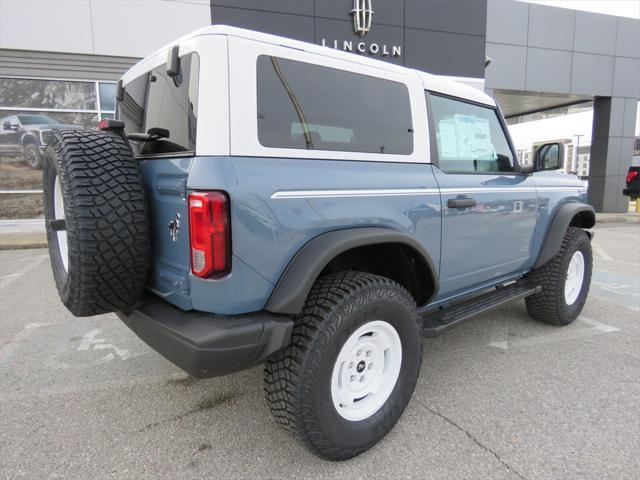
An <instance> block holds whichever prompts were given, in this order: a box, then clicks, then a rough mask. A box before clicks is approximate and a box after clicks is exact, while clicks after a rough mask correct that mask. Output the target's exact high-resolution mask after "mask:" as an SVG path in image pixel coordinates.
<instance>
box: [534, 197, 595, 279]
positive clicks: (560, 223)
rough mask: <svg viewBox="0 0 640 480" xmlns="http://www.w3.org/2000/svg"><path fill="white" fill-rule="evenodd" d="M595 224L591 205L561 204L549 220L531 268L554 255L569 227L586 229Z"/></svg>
mask: <svg viewBox="0 0 640 480" xmlns="http://www.w3.org/2000/svg"><path fill="white" fill-rule="evenodd" d="M595 224H596V212H595V209H594V208H593V207H592V206H591V205H587V204H585V203H577V202H572V203H565V204H564V205H562V206H561V207H560V208H559V209H558V211H557V212H556V214H555V215H554V216H553V219H552V220H551V223H550V225H549V228H548V229H547V234H546V236H545V238H544V241H543V243H542V247H541V248H540V253H539V254H538V258H537V260H536V263H535V264H534V266H533V268H540V267H542V266H543V265H544V264H546V263H547V262H549V261H550V260H551V259H552V258H553V257H555V256H556V254H557V253H558V252H559V251H560V247H561V246H562V239H563V238H564V236H565V234H566V232H567V229H568V228H569V227H578V228H583V229H586V228H592V227H593V226H594V225H595ZM590 236H591V235H590Z"/></svg>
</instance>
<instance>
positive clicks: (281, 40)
mask: <svg viewBox="0 0 640 480" xmlns="http://www.w3.org/2000/svg"><path fill="white" fill-rule="evenodd" d="M203 35H226V36H230V37H238V38H244V39H247V40H254V41H256V42H262V43H269V44H272V45H279V46H282V47H285V48H294V49H297V50H303V51H306V52H310V53H314V54H317V55H322V56H326V57H332V58H337V59H340V60H345V61H347V62H351V63H357V64H361V65H367V66H369V67H373V68H379V69H381V70H386V71H391V72H396V73H400V74H405V75H416V76H418V77H419V78H420V79H421V80H422V83H423V85H424V88H425V90H429V91H434V92H439V93H443V94H446V95H451V96H455V97H460V98H464V99H467V100H471V101H474V102H478V103H483V104H486V105H491V106H494V105H495V104H496V103H495V101H494V100H493V99H492V98H491V97H490V96H488V95H487V94H485V93H484V92H482V91H480V90H479V89H477V88H473V87H470V86H468V85H464V84H462V83H460V82H456V81H454V80H451V79H449V78H446V77H442V76H438V75H432V74H430V73H426V72H422V71H419V70H414V69H411V68H406V67H402V66H399V65H394V64H392V63H389V62H384V61H382V60H376V59H373V58H367V57H365V56H362V55H358V54H354V53H349V52H343V51H341V50H336V49H334V48H330V47H323V46H321V45H315V44H313V43H307V42H301V41H299V40H292V39H290V38H286V37H280V36H277V35H270V34H268V33H262V32H256V31H253V30H247V29H244V28H238V27H231V26H228V25H211V26H208V27H202V28H199V29H198V30H194V31H193V32H191V33H189V34H187V35H185V36H183V37H181V38H179V39H177V40H175V41H173V42H171V43H169V44H167V45H165V46H164V47H162V48H160V49H158V50H156V51H155V52H153V53H152V54H151V55H148V56H147V57H146V58H145V59H143V60H141V61H140V62H138V63H137V64H135V65H134V66H133V67H131V68H130V69H129V70H128V71H127V72H126V73H125V74H124V75H123V77H122V79H123V83H124V84H127V83H128V82H129V81H131V80H133V79H134V78H137V77H138V76H140V75H142V74H144V73H146V72H147V71H149V68H147V67H146V65H145V64H146V63H147V61H148V60H150V59H151V58H153V57H156V56H158V55H166V53H167V51H168V50H169V49H171V48H172V47H174V46H175V45H181V44H182V43H185V42H186V41H188V40H191V39H193V38H195V37H199V36H203Z"/></svg>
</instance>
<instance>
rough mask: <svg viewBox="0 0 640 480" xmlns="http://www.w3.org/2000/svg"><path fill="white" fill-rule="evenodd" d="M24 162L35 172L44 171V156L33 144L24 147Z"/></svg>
mask: <svg viewBox="0 0 640 480" xmlns="http://www.w3.org/2000/svg"><path fill="white" fill-rule="evenodd" d="M24 161H25V162H26V164H27V165H28V166H29V168H32V169H34V170H42V161H43V158H42V154H41V153H40V150H39V149H38V145H36V144H35V143H33V142H28V143H26V144H25V146H24Z"/></svg>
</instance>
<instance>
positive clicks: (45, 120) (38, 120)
mask: <svg viewBox="0 0 640 480" xmlns="http://www.w3.org/2000/svg"><path fill="white" fill-rule="evenodd" d="M18 120H20V123H21V124H22V125H58V122H56V121H55V120H54V119H53V118H49V117H47V116H45V115H18Z"/></svg>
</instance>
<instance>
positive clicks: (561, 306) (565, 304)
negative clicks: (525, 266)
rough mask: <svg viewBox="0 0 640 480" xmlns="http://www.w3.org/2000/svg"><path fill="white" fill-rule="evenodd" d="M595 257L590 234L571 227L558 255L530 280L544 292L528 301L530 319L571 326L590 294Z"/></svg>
mask: <svg viewBox="0 0 640 480" xmlns="http://www.w3.org/2000/svg"><path fill="white" fill-rule="evenodd" d="M592 269H593V257H592V254H591V242H590V240H589V236H588V235H587V233H586V232H585V231H584V230H582V229H580V228H575V227H569V229H568V230H567V233H566V234H565V237H564V240H563V241H562V246H561V247H560V251H559V252H558V254H557V255H556V256H555V257H553V258H552V259H551V261H549V262H548V263H547V264H546V265H543V266H542V267H541V268H538V269H536V270H533V271H531V272H530V273H529V274H528V275H527V278H528V279H529V280H530V281H531V283H533V284H534V285H540V286H541V287H542V291H541V292H540V293H537V294H535V295H531V296H529V297H527V298H526V299H525V303H526V305H527V311H528V312H529V315H530V316H531V317H532V318H534V319H535V320H538V321H540V322H544V323H548V324H550V325H558V326H563V325H569V324H570V323H571V322H573V321H574V320H575V319H576V318H577V317H578V315H580V312H581V311H582V307H584V303H585V302H586V300H587V295H588V294H589V286H590V284H591V272H592Z"/></svg>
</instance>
